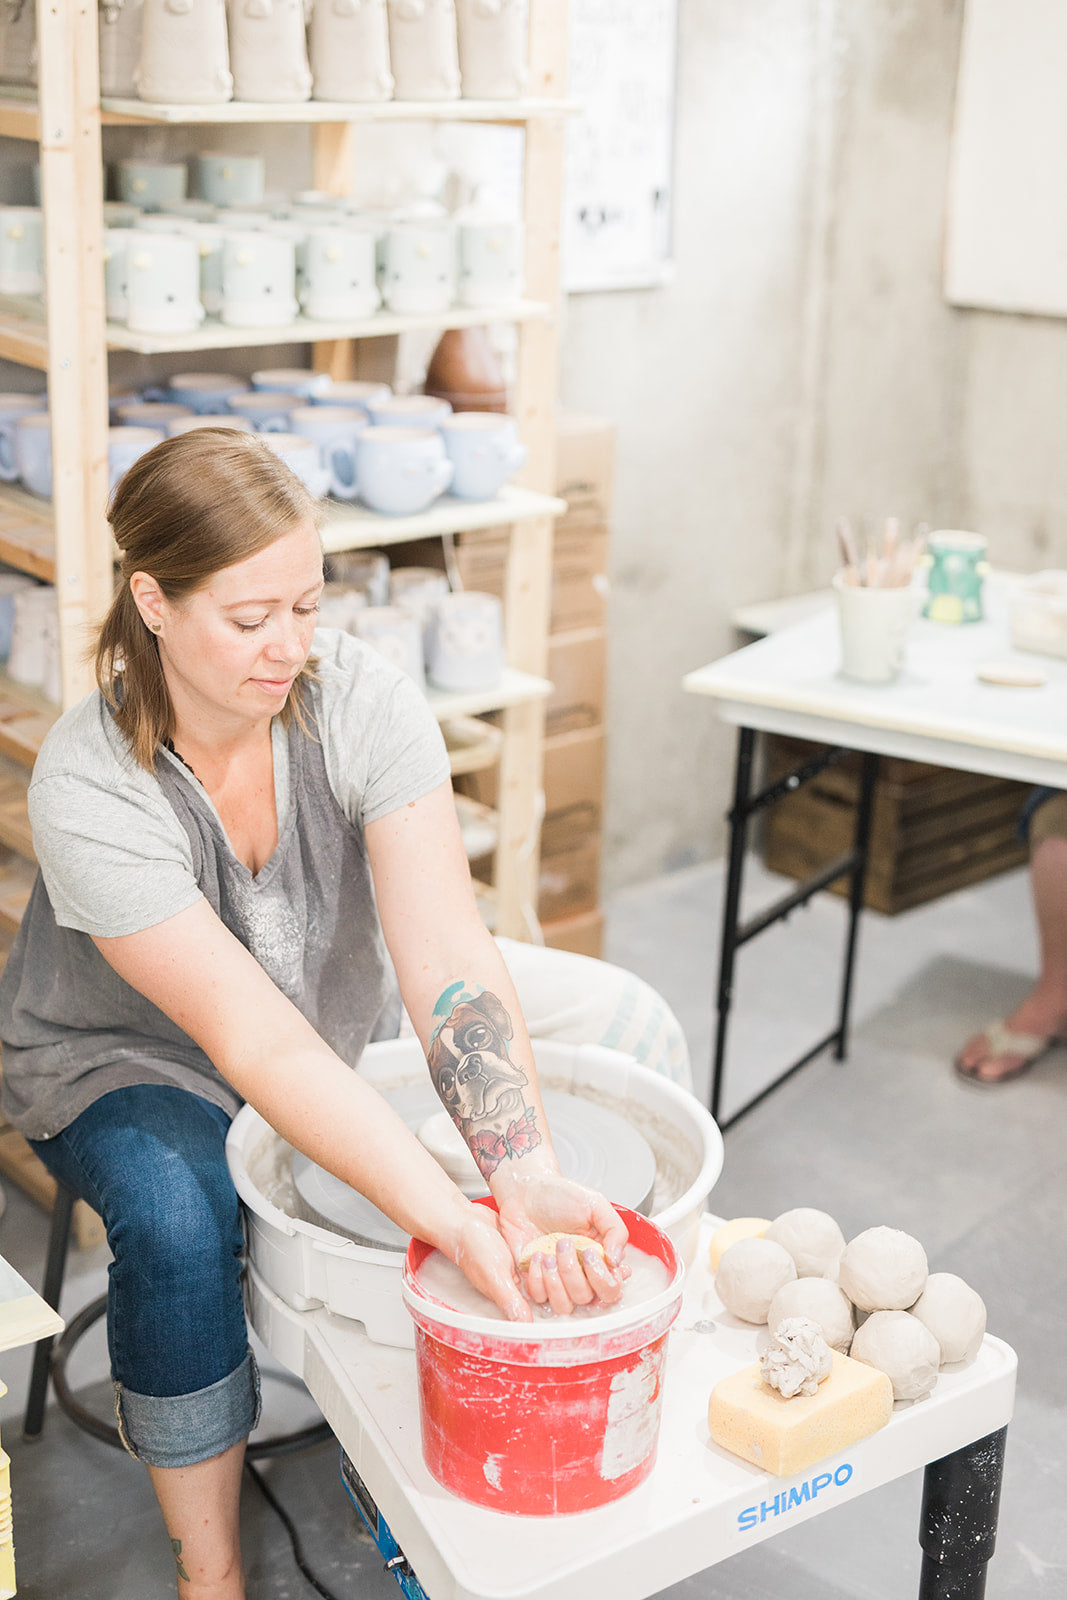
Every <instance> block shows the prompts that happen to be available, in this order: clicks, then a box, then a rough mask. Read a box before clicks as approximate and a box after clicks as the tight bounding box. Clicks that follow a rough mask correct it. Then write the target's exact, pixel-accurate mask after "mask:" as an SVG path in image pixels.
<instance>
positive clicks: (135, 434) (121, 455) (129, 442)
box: [107, 424, 165, 495]
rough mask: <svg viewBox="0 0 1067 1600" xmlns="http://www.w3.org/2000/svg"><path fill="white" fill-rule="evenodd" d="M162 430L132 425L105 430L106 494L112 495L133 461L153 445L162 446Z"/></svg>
mask: <svg viewBox="0 0 1067 1600" xmlns="http://www.w3.org/2000/svg"><path fill="white" fill-rule="evenodd" d="M164 437H165V435H164V433H163V430H162V428H138V427H134V426H133V425H132V424H130V425H128V426H120V427H117V428H109V429H108V430H107V473H108V479H107V492H108V494H109V495H111V494H114V492H115V487H116V485H117V484H118V481H119V479H120V478H121V477H122V476H123V474H124V473H126V472H127V471H128V470H129V469H130V467H132V466H133V464H134V462H135V461H138V460H139V459H140V458H141V456H143V455H144V454H145V452H146V451H147V450H151V449H152V447H153V446H154V445H157V444H162V442H163V439H164Z"/></svg>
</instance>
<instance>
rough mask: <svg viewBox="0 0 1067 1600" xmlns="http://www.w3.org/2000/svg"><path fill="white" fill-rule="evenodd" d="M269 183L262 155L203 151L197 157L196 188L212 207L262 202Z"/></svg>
mask: <svg viewBox="0 0 1067 1600" xmlns="http://www.w3.org/2000/svg"><path fill="white" fill-rule="evenodd" d="M266 182H267V164H266V162H265V161H264V159H263V157H262V156H231V155H212V154H204V155H199V156H197V158H196V191H197V193H198V194H199V195H202V196H203V198H204V199H205V200H207V201H210V203H211V204H212V205H213V206H235V205H259V204H261V202H262V200H263V191H264V189H265V187H266Z"/></svg>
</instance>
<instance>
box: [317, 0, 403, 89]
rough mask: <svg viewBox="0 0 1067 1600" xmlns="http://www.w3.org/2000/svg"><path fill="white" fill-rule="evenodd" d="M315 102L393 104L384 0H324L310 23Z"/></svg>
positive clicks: (320, 2)
mask: <svg viewBox="0 0 1067 1600" xmlns="http://www.w3.org/2000/svg"><path fill="white" fill-rule="evenodd" d="M308 56H309V59H310V65H311V74H312V91H311V92H312V95H313V96H314V98H315V99H316V100H354V101H360V102H363V103H367V102H373V101H377V100H391V99H392V95H393V74H392V73H391V72H390V70H389V18H388V16H387V13H386V9H385V0H319V3H318V4H317V5H315V6H313V7H312V11H311V21H310V23H309V25H308Z"/></svg>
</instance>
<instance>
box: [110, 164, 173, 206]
mask: <svg viewBox="0 0 1067 1600" xmlns="http://www.w3.org/2000/svg"><path fill="white" fill-rule="evenodd" d="M115 174H116V179H117V183H118V191H119V199H120V200H127V201H130V202H132V204H134V205H137V206H140V207H141V208H142V210H144V211H157V210H158V209H159V207H160V205H161V204H162V203H163V202H164V201H165V200H184V199H185V190H186V186H187V184H188V182H189V171H188V168H187V167H186V165H185V162H184V161H134V160H128V161H120V162H119V164H118V166H117V167H116V169H115Z"/></svg>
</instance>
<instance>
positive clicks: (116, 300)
mask: <svg viewBox="0 0 1067 1600" xmlns="http://www.w3.org/2000/svg"><path fill="white" fill-rule="evenodd" d="M134 236H135V230H134V229H133V228H105V229H104V301H105V307H106V310H107V317H108V321H109V322H125V321H126V318H127V316H128V315H129V311H130V296H129V279H128V276H127V270H128V269H127V256H128V254H129V249H130V240H131V239H133V238H134Z"/></svg>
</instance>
